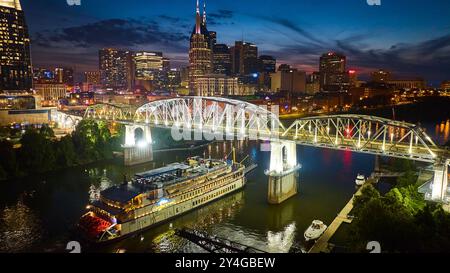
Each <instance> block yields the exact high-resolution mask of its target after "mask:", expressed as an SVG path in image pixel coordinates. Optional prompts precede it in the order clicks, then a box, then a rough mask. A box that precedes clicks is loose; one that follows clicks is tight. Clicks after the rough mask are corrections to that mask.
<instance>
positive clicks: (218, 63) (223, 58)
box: [213, 44, 231, 76]
mask: <svg viewBox="0 0 450 273" xmlns="http://www.w3.org/2000/svg"><path fill="white" fill-rule="evenodd" d="M213 64H214V73H215V74H223V75H227V76H229V75H231V54H230V48H229V47H228V46H227V45H225V44H216V45H214V47H213Z"/></svg>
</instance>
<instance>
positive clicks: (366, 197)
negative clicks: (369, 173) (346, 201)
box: [353, 184, 380, 214]
mask: <svg viewBox="0 0 450 273" xmlns="http://www.w3.org/2000/svg"><path fill="white" fill-rule="evenodd" d="M377 198H380V193H379V192H378V191H377V189H375V188H374V186H373V185H372V184H369V185H367V186H365V187H364V188H363V189H362V190H361V195H358V196H355V198H354V199H353V206H354V208H353V213H354V214H356V213H358V211H359V210H360V209H361V208H363V207H364V205H365V204H367V203H368V202H369V201H370V200H372V199H377Z"/></svg>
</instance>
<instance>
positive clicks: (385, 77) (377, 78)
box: [371, 69, 392, 83]
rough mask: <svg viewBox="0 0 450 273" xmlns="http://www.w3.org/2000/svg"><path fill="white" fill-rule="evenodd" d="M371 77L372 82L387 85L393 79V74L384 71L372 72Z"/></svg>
mask: <svg viewBox="0 0 450 273" xmlns="http://www.w3.org/2000/svg"><path fill="white" fill-rule="evenodd" d="M371 76H372V81H373V82H378V83H385V82H388V81H390V80H391V79H392V75H391V72H389V71H386V70H383V69H379V70H378V71H374V72H372V74H371Z"/></svg>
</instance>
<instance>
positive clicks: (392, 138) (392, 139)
mask: <svg viewBox="0 0 450 273" xmlns="http://www.w3.org/2000/svg"><path fill="white" fill-rule="evenodd" d="M392 141H394V133H392V134H391V142H392Z"/></svg>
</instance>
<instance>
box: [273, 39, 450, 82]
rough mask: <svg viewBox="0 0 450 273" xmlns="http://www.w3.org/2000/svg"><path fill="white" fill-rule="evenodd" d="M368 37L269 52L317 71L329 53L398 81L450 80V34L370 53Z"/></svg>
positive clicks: (352, 65)
mask: <svg viewBox="0 0 450 273" xmlns="http://www.w3.org/2000/svg"><path fill="white" fill-rule="evenodd" d="M367 37H368V36H366V35H357V36H353V37H349V38H346V39H340V40H334V41H329V42H327V43H323V44H320V45H317V44H314V43H305V44H302V43H299V44H295V45H286V46H282V47H281V48H280V49H278V50H273V51H271V52H268V53H269V54H272V55H274V56H277V57H278V58H279V59H280V60H282V61H287V62H288V63H292V64H299V65H302V67H307V68H309V69H308V70H310V71H311V70H318V65H319V57H320V55H321V54H323V53H325V52H327V51H329V50H332V51H337V52H340V53H342V54H344V55H346V56H347V66H348V67H352V68H357V69H359V70H360V71H362V72H369V71H371V70H374V69H378V68H384V69H389V70H391V71H393V72H394V73H395V74H396V75H398V76H400V77H411V76H423V77H425V78H427V79H430V80H432V81H436V80H441V79H445V78H450V73H449V72H448V71H449V70H448V69H449V68H450V34H448V35H444V36H441V37H437V38H434V39H430V40H425V41H421V42H418V43H410V44H406V43H399V44H395V45H392V46H391V47H389V48H386V49H373V48H370V47H369V46H368V45H366V44H365V43H364V40H365V39H366V38H367Z"/></svg>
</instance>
